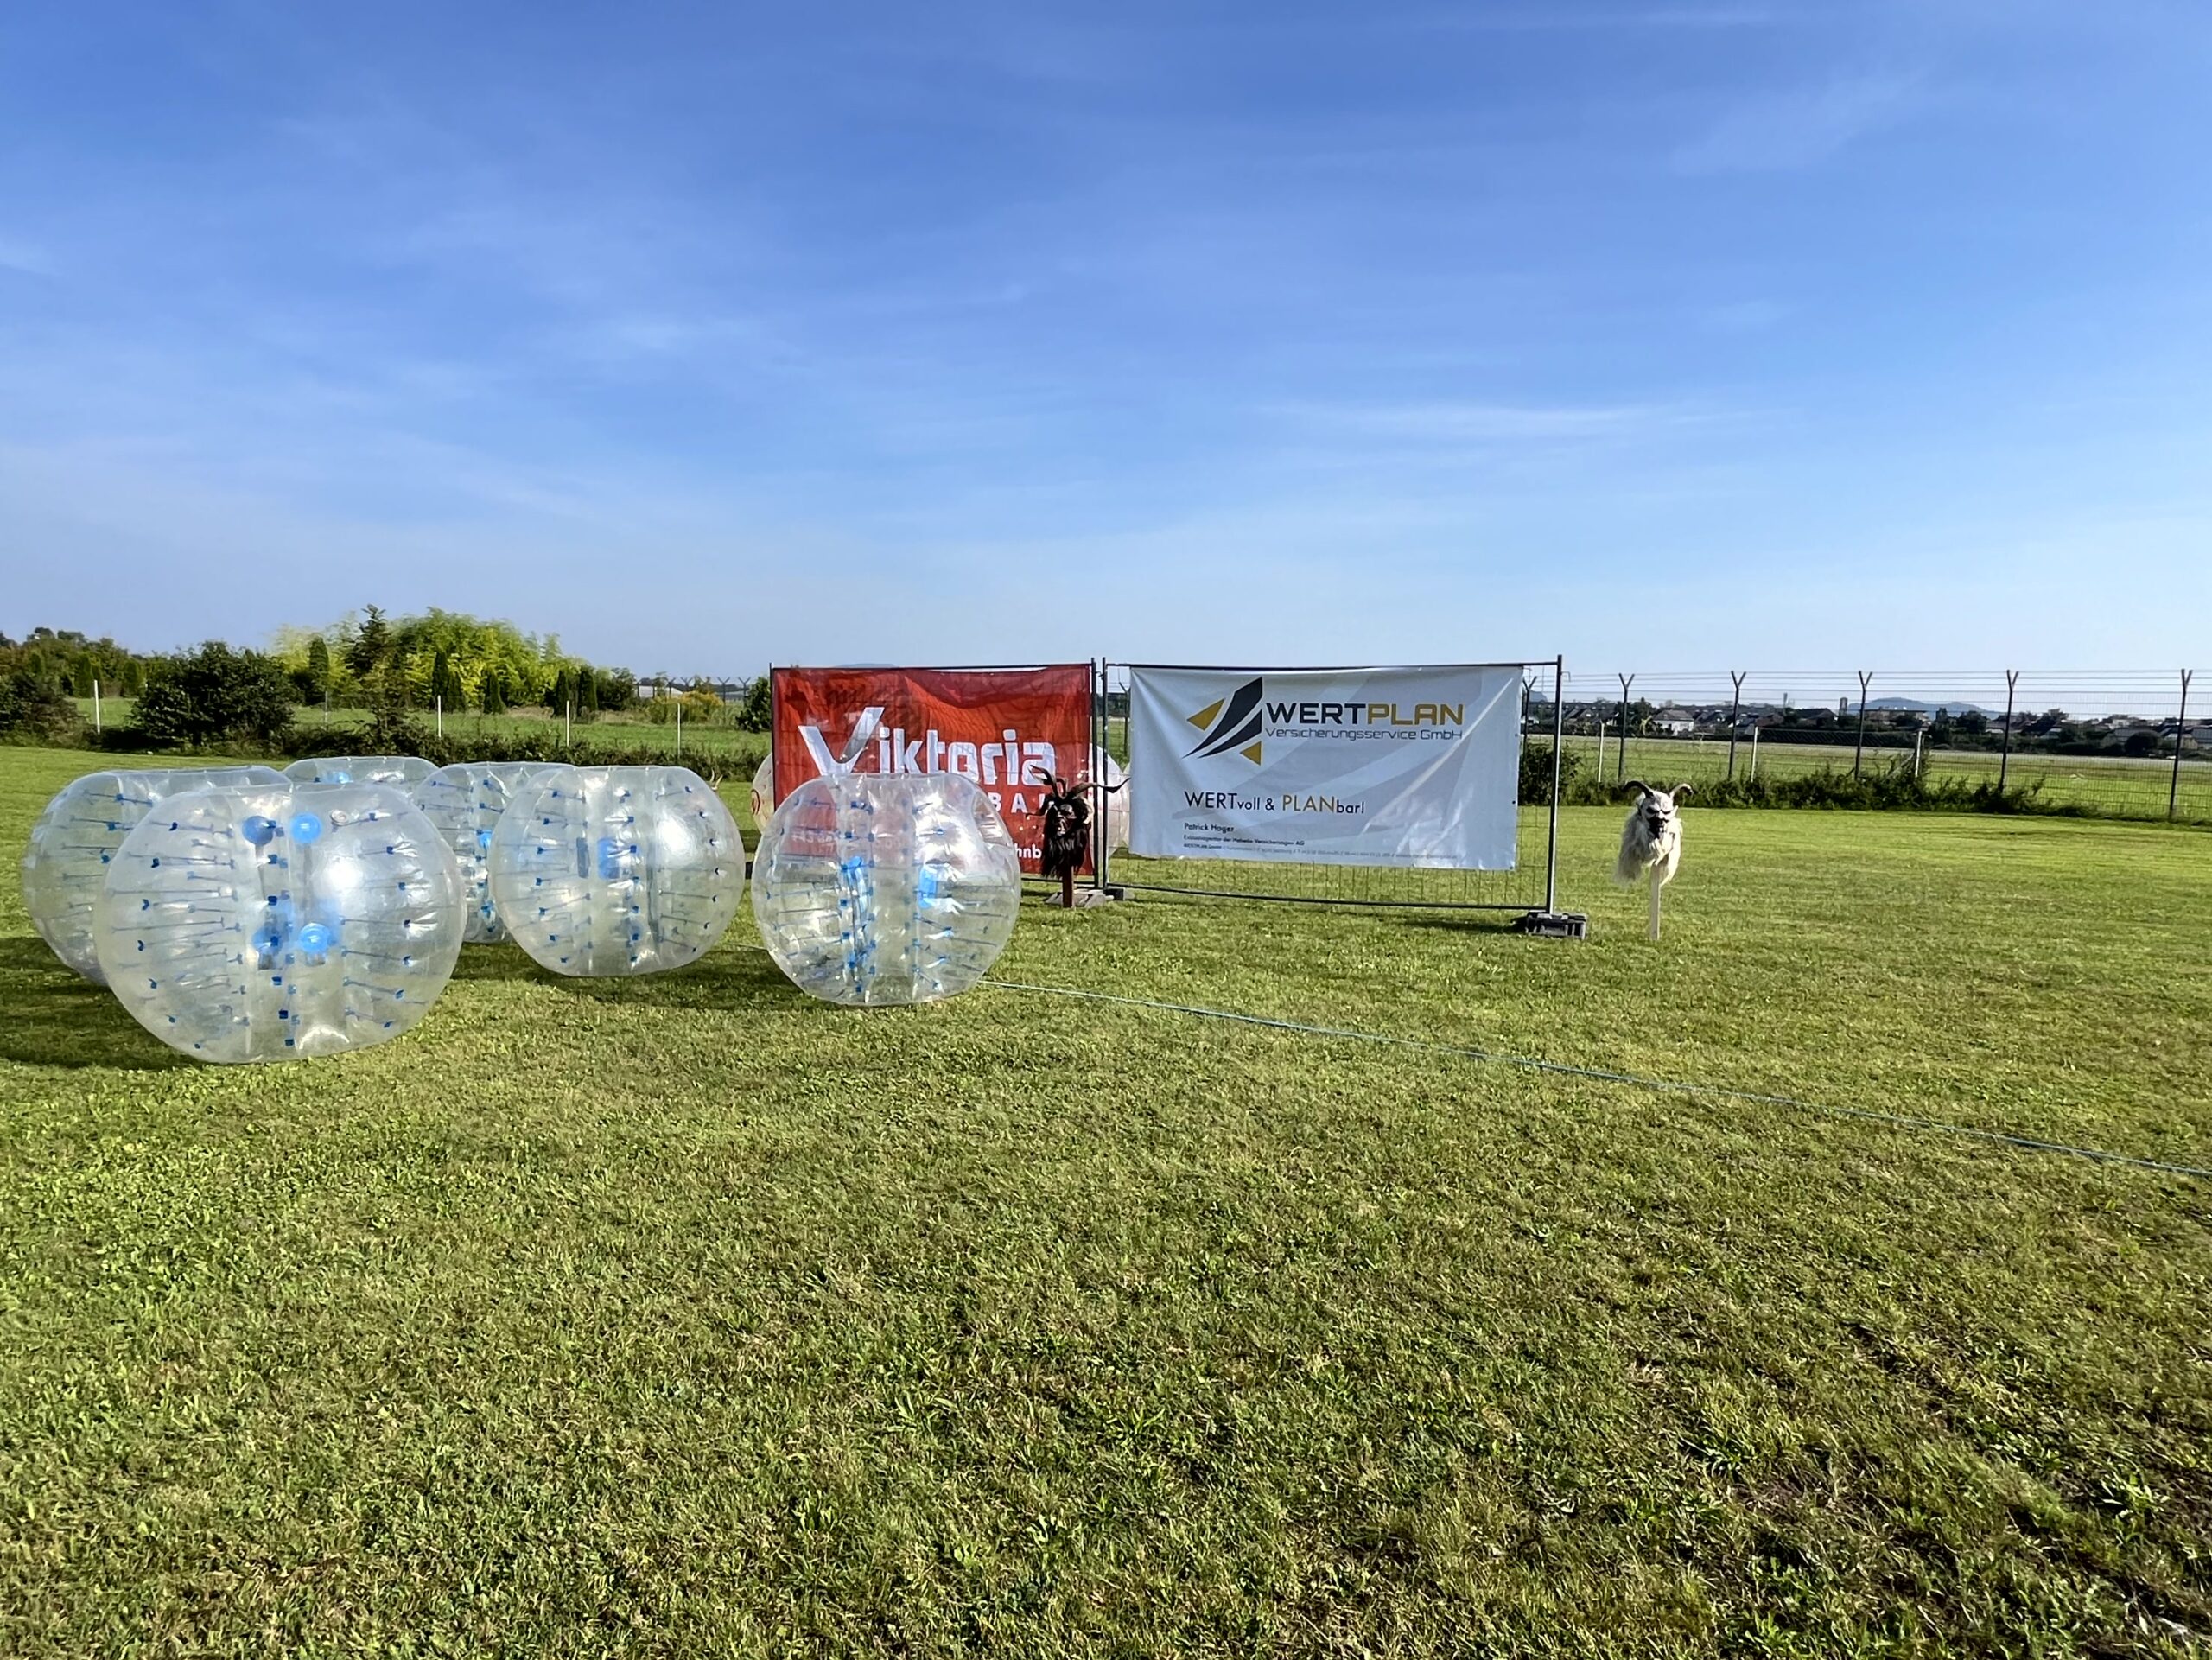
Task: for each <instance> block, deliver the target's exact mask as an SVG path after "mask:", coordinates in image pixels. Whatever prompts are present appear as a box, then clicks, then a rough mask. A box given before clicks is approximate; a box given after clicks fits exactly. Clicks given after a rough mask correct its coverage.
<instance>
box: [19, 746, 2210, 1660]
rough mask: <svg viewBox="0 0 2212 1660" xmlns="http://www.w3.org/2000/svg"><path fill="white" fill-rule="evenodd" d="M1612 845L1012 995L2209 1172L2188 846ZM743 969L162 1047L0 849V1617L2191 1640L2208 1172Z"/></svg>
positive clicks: (203, 1636) (1225, 1645) (468, 1647)
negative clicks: (1650, 915)
mask: <svg viewBox="0 0 2212 1660" xmlns="http://www.w3.org/2000/svg"><path fill="white" fill-rule="evenodd" d="M86 759H87V758H86V757H85V756H84V755H82V754H72V753H60V752H41V751H29V750H6V749H0V845H4V846H7V847H9V848H11V849H12V848H16V847H20V845H21V844H22V838H23V836H24V833H25V832H26V830H28V828H29V822H30V819H31V817H33V816H34V815H35V812H36V811H37V810H38V808H39V806H40V805H41V804H42V803H43V801H44V800H45V798H46V797H47V796H48V793H50V792H52V791H53V790H54V789H56V788H58V787H60V785H62V784H63V783H65V782H66V781H67V779H69V778H71V777H72V776H73V775H74V774H75V773H77V772H78V771H79V770H81V769H82V767H83V766H84V765H85V764H86ZM726 793H728V794H729V795H730V796H731V797H732V798H733V800H735V799H736V798H739V797H741V794H742V785H741V783H734V784H733V785H731V786H728V788H727V789H726ZM1617 827H1618V816H1617V814H1615V813H1614V812H1613V811H1610V810H1573V811H1569V812H1568V813H1567V816H1566V836H1567V842H1566V852H1565V856H1564V859H1563V868H1564V869H1565V872H1566V876H1567V880H1566V883H1565V887H1566V893H1565V897H1566V899H1567V900H1568V901H1569V902H1570V903H1572V904H1575V905H1578V906H1584V907H1586V908H1587V909H1588V910H1589V911H1590V912H1591V913H1592V918H1593V923H1594V927H1595V934H1594V937H1593V938H1591V939H1590V940H1588V941H1586V942H1584V943H1581V944H1565V943H1556V942H1539V941H1532V940H1526V939H1522V938H1516V937H1513V936H1510V935H1509V934H1506V933H1504V932H1502V931H1501V930H1500V929H1498V928H1497V927H1496V926H1494V925H1489V924H1485V923H1481V922H1470V921H1467V920H1465V919H1459V918H1457V917H1452V916H1448V915H1438V914H1430V913H1375V912H1357V911H1338V912H1317V911H1313V910H1308V909H1295V908H1291V907H1268V906H1236V905H1228V904H1205V903H1196V902H1186V901H1178V900H1157V899H1147V900H1135V901H1132V902H1130V903H1128V904H1125V905H1121V906H1110V907H1108V908H1105V909H1103V910H1101V911H1097V912H1091V913H1074V914H1070V915H1063V914H1060V913H1053V912H1048V911H1046V910H1043V909H1041V908H1033V909H1032V910H1031V911H1030V912H1029V913H1027V915H1026V917H1025V919H1024V922H1023V925H1022V926H1021V928H1020V932H1018V933H1017V935H1016V937H1015V939H1014V944H1013V946H1012V948H1011V949H1010V950H1009V951H1008V953H1007V957H1005V958H1004V959H1003V960H1002V963H1001V969H1000V975H1001V977H1002V978H1003V979H1005V980H1007V981H1012V982H1021V983H1028V984H1033V985H1051V986H1056V987H1064V988H1071V989H1094V990H1097V991H1102V992H1106V993H1110V994H1114V995H1123V996H1129V997H1136V998H1150V999H1157V1000H1160V1001H1164V1002H1180V1003H1193V1004H1205V1005H1211V1006H1212V1007H1215V1008H1229V1009H1236V1010H1241V1011H1247V1012H1249V1013H1253V1014H1261V1015H1266V1016H1270V1017H1278V1018H1281V1019H1286V1020H1295V1021H1308V1022H1314V1023H1320V1024H1326V1025H1330V1026H1335V1027H1354V1028H1359V1029H1363V1030H1366V1031H1371V1032H1376V1033H1388V1034H1401V1035H1405V1036H1409V1037H1421V1038H1430V1039H1435V1040H1442V1041H1444V1042H1447V1043H1452V1044H1460V1045H1473V1046H1483V1047H1485V1048H1490V1049H1494V1050H1498V1051H1503V1052H1510V1053H1516V1054H1522V1055H1532V1056H1542V1057H1545V1058H1548V1059H1552V1060H1555V1061H1559V1062H1562V1063H1571V1064H1574V1065H1586V1066H1591V1067H1598V1068H1606V1069H1619V1070H1625V1071H1630V1072H1637V1073H1643V1074H1649V1075H1651V1076H1654V1077H1657V1078H1670V1079H1681V1080H1694V1081H1698V1082H1702V1083H1705V1084H1715V1085H1728V1086H1734V1087H1737V1088H1740V1089H1744V1090H1749V1091H1774V1092H1786V1093H1788V1094H1790V1095H1793V1096H1796V1097H1802V1099H1804V1100H1806V1101H1808V1102H1810V1103H1828V1104H1832V1105H1852V1106H1857V1107H1860V1108H1864V1109H1868V1110H1877V1111H1881V1112H1886V1113H1891V1114H1898V1115H1907V1116H1916V1117H1921V1118H1927V1119H1936V1120H1942V1121H1946V1122H1948V1123H1957V1124H1961V1125H1969V1126H1976V1127H1981V1128H1986V1129H2000V1130H2005V1131H2010V1132H2015V1133H2018V1134H2024V1135H2031V1136H2036V1137H2042V1138H2048V1139H2053V1140H2061V1141H2066V1142H2076V1143H2081V1144H2085V1145H2089V1146H2093V1147H2097V1148H2108V1149H2113V1150H2117V1151H2121V1152H2125V1153H2128V1154H2137V1155H2141V1156H2145V1157H2150V1158H2155V1159H2160V1160H2166V1161H2180V1162H2186V1163H2190V1164H2194V1165H2198V1166H2207V1165H2212V926H2208V924H2212V836H2207V835H2206V834H2205V833H2203V832H2202V831H2195V830H2165V829H2163V828H2158V827H2152V826H2145V825H2133V824H2113V823H2100V822H2070V821H2050V820H2035V819H2000V818H1986V817H1942V816H1936V815H1925V814H1896V815H1870V816H1858V815H1850V814H1840V813H1783V812H1740V813H1722V812H1709V813H1705V814H1698V813H1696V812H1695V811H1692V813H1691V814H1690V816H1689V817H1688V858H1687V862H1686V866H1685V870H1684V874H1683V875H1682V877H1681V880H1680V881H1679V882H1678V883H1677V884H1676V886H1675V887H1674V888H1673V889H1671V890H1670V893H1669V911H1668V936H1667V938H1666V939H1665V940H1664V942H1662V944H1658V945H1653V944H1649V943H1648V942H1647V941H1646V940H1644V939H1643V937H1642V917H1641V908H1642V907H1641V901H1640V900H1639V899H1638V898H1637V896H1635V895H1633V894H1624V893H1621V892H1618V891H1617V890H1614V889H1611V888H1610V887H1606V886H1605V883H1604V880H1603V871H1604V868H1605V863H1606V858H1607V853H1608V848H1609V843H1610V842H1611V839H1612V837H1613V836H1614V834H1615V833H1616V830H1617ZM752 946H753V938H752V936H751V934H750V932H749V925H748V923H747V922H741V924H740V925H739V929H738V930H737V931H736V932H734V933H733V935H732V937H731V938H730V939H729V940H728V942H727V943H726V944H724V945H723V946H722V947H721V948H720V949H718V950H717V951H715V952H714V953H713V954H712V955H711V956H710V957H708V958H707V959H706V960H705V961H704V962H702V964H698V965H697V966H696V967H695V968H694V969H693V970H689V971H686V972H683V973H681V974H677V975H674V976H667V977H665V978H662V979H656V980H646V981H640V982H635V983H620V982H590V983H567V982H561V981H558V980H556V979H554V978H551V977H550V976H546V975H544V974H542V973H540V972H538V971H537V970H535V969H534V968H533V967H532V966H531V964H529V962H528V961H527V959H525V958H524V957H522V955H521V954H520V953H519V952H518V951H514V950H512V949H511V948H501V949H491V950H478V949H472V950H471V951H469V952H468V953H467V956H466V957H464V959H463V962H462V966H461V972H460V975H459V976H458V977H457V978H456V980H455V982H454V984H453V985H452V987H451V988H450V989H449V990H448V993H447V995H445V997H444V999H443V1000H442V1002H440V1004H439V1005H438V1007H437V1008H435V1010H434V1011H433V1012H432V1014H430V1015H429V1018H428V1019H427V1020H426V1021H424V1023H423V1026H422V1027H421V1028H420V1029H419V1030H418V1031H416V1032H415V1033H414V1034H410V1036H409V1037H407V1038H406V1039H404V1040H401V1041H399V1042H396V1043H394V1044H392V1045H391V1046H387V1047H385V1048H382V1049H378V1050H375V1051H372V1052H368V1053H363V1054H359V1055H357V1056H353V1057H351V1058H348V1059H339V1060H333V1061H324V1062H315V1063H310V1064H307V1065H300V1066H296V1067H289V1068H279V1067H268V1068H244V1069H231V1070H213V1069H205V1068H200V1067H195V1066H194V1065H190V1064H188V1063H186V1062H184V1061H183V1060H181V1059H179V1058H177V1057H175V1056H173V1055H171V1054H170V1053H168V1051H166V1050H165V1049H163V1048H162V1046H160V1045H158V1044H157V1043H156V1042H155V1041H154V1040H152V1039H151V1038H150V1037H148V1036H147V1035H145V1034H143V1033H142V1032H141V1031H140V1029H139V1028H138V1027H137V1026H136V1025H134V1024H133V1023H132V1022H130V1021H129V1020H128V1019H127V1018H126V1017H125V1016H124V1015H123V1014H121V1013H120V1012H119V1010H118V1008H116V1007H115V1006H114V1005H113V1003H112V1002H111V1001H110V1000H109V999H108V998H107V996H106V995H105V993H103V992H100V991H99V990H97V989H94V988H92V987H89V986H86V985H84V984H81V983H79V982H77V981H76V980H74V979H73V977H71V976H68V975H67V973H66V971H64V970H60V968H59V967H58V965H56V964H54V962H53V961H52V960H51V958H50V957H48V955H47V954H46V952H45V951H44V949H43V947H42V946H41V944H39V943H38V941H37V940H36V939H35V938H34V937H33V936H32V935H31V934H30V933H29V929H28V926H27V924H26V922H25V919H24V918H23V915H22V909H21V906H20V903H19V901H18V900H17V898H16V894H15V892H14V889H13V886H12V884H0V1261H4V1265H5V1268H4V1273H0V1652H4V1653H6V1654H9V1655H57V1656H60V1655H67V1656H84V1655H96V1654H111V1653H113V1654H121V1653H136V1654H155V1653H161V1654H194V1655H201V1654H256V1655H260V1654H285V1655H291V1654H310V1655H332V1656H337V1655H357V1654H368V1653H384V1654H414V1655H423V1654H434V1653H454V1654H461V1653H472V1654H474V1653H483V1654H518V1655H519V1654H537V1653H555V1654H638V1655H668V1656H677V1655H682V1656H694V1655H710V1654H757V1655H781V1654H790V1653H817V1652H818V1653H842V1652H860V1653H882V1654H916V1655H938V1654H948V1655H949V1654H957V1653H968V1652H975V1651H978V1650H988V1651H995V1652H1001V1653H1006V1654H1010V1655H1021V1656H1035V1655H1077V1654H1084V1655H1088V1654H1114V1655H1151V1654H1157V1655H1179V1656H1188V1655H1207V1654H1219V1655H1230V1654H1236V1655H1246V1654H1280V1655H1303V1654H1343V1655H1354V1654H1357V1655H1394V1656H1426V1655H1465V1654H1483V1653H1496V1654H1562V1655H1563V1654H1590V1655H1617V1654H1639V1655H1644V1654H1672V1653H1684V1654H1703V1653H1718V1652H1726V1653H1731V1654H1758V1653H1765V1654H1935V1653H1942V1652H1961V1651H1974V1652H1989V1653H2014V1654H2022V1655H2028V1654H2034V1655H2065V1654H2082V1655H2088V1654H2097V1655H2108V1654H2120V1653H2169V1654H2174V1655H2182V1654H2201V1653H2202V1652H2204V1651H2205V1644H2207V1643H2208V1642H2212V1182H2204V1181H2200V1180H2195V1179H2192V1178H2190V1177H2186V1176H2177V1175H2172V1174H2162V1173H2154V1172H2148V1171H2144V1170H2140V1169H2135V1168H2130V1167H2120V1166H2113V1165H2104V1164H2096V1163H2090V1162H2087V1161H2081V1160H2077V1159H2072V1158H2065V1157H2059V1156H2054V1155H2050V1154H2038V1153H2031V1152H2028V1151H2024V1150H2022V1149H2019V1148H2013V1147H2010V1146H2005V1145H2000V1144H1994V1143H1990V1142H1979V1141H1973V1140H1966V1139H1961V1138H1959V1137H1956V1136H1953V1135H1944V1134H1940V1133H1934V1132H1930V1131H1926V1130H1918V1129H1908V1128H1904V1127H1901V1126H1897V1125H1894V1124H1888V1123H1875V1122H1869V1121H1867V1120H1864V1119H1859V1118H1852V1117H1846V1116H1836V1115H1834V1114H1831V1113H1827V1112H1822V1111H1820V1110H1812V1109H1809V1108H1799V1107H1792V1106H1783V1105H1776V1104H1770V1103H1759V1102H1754V1101H1748V1100H1743V1099H1728V1098H1720V1097H1710V1096H1688V1095H1681V1094H1669V1093H1661V1092H1655V1091H1649V1090H1644V1089H1639V1088H1635V1087H1630V1086H1625V1085H1622V1084H1612V1083H1605V1082H1600V1081H1595V1080H1591V1079H1586V1078H1573V1077H1567V1076H1559V1075H1548V1074H1541V1073H1535V1072H1528V1071H1523V1070H1517V1069H1514V1068H1510V1067H1507V1066H1502V1065H1485V1064H1480V1063H1478V1062H1475V1061H1472V1060H1469V1059H1457V1058H1452V1057H1447V1056H1442V1055H1436V1054H1430V1053H1422V1052H1420V1051H1416V1050H1412V1049H1408V1048H1402V1047H1384V1046H1376V1045H1372V1044H1368V1043H1363V1042H1357V1041H1351V1040H1331V1039H1321V1038H1315V1037H1310V1036H1305V1035H1300V1034H1293V1033H1289V1032H1285V1031H1280V1030H1270V1029H1265V1028H1260V1027H1251V1026H1240V1025H1233V1024H1228V1023H1224V1022H1221V1021H1206V1020H1200V1019H1196V1018H1193V1017H1191V1016H1188V1015H1184V1014H1172V1013H1164V1012H1160V1011H1159V1010H1155V1009H1146V1008H1130V1007H1126V1006H1122V1005H1120V1004H1115V1003H1102V1002H1086V1001H1079V1000H1076V999H1072V998H1068V997H1063V996H1056V995H1046V994H1043V993H1039V992H1035V991H1024V990H1016V989H982V990H979V991H977V992H976V993H974V994H971V995H969V996H967V997H965V998H963V999H960V1000H957V1001H956V1002H951V1003H949V1004H945V1005H943V1006H939V1007H937V1008H925V1009H918V1010H912V1011H901V1012H878V1013H873V1014H857V1013H852V1012H846V1011H838V1010H834V1009H831V1008H827V1007H824V1006H819V1005H816V1004H813V1003H810V1002H808V1001H806V1000H805V999H804V998H802V997H801V996H799V995H798V994H797V993H796V992H794V991H793V990H791V988H790V987H789V986H788V985H786V984H785V983H784V981H783V980H782V979H781V977H780V976H779V975H778V974H777V972H776V970H774V968H773V966H772V964H770V963H769V962H768V961H767V960H766V957H764V956H762V955H761V954H760V952H759V951H757V950H754V949H752Z"/></svg>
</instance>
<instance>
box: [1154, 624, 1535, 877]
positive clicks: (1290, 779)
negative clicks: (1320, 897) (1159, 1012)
mask: <svg viewBox="0 0 2212 1660" xmlns="http://www.w3.org/2000/svg"><path fill="white" fill-rule="evenodd" d="M1521 693H1522V684H1521V671H1520V670H1519V668H1518V667H1517V666H1514V665H1507V666H1505V667H1459V668H1418V669H1300V670H1294V671H1278V670H1272V669H1269V670H1254V669H1156V668H1143V667H1137V668H1133V669H1131V670H1130V671H1129V778H1130V783H1129V790H1130V793H1131V794H1132V795H1133V796H1134V797H1135V799H1134V801H1133V802H1132V803H1131V819H1130V826H1129V850H1130V851H1131V852H1132V853H1135V854H1139V855H1148V856H1150V857H1154V858H1166V859H1250V860H1261V861H1272V862H1281V863H1301V864H1303V863H1312V864H1339V865H1388V866H1395V867H1398V868H1410V869H1423V870H1510V869H1511V868H1513V863H1514V848H1515V843H1516V830H1517V828H1518V822H1519V817H1520V815H1519V811H1518V807H1519V804H1518V802H1517V800H1516V797H1517V796H1518V794H1519V788H1520V772H1521Z"/></svg>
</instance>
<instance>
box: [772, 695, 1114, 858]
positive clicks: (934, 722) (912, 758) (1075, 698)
mask: <svg viewBox="0 0 2212 1660" xmlns="http://www.w3.org/2000/svg"><path fill="white" fill-rule="evenodd" d="M772 685H773V688H774V691H775V703H776V723H775V731H774V733H773V734H772V743H773V745H774V747H773V750H772V754H773V757H774V760H775V766H774V768H773V769H772V770H773V772H774V773H775V785H776V800H777V801H778V802H779V803H781V802H782V800H783V798H785V796H787V795H789V794H790V793H791V792H792V791H793V790H795V789H797V788H798V786H799V785H801V784H803V783H804V782H805V781H806V780H807V779H810V778H814V777H817V776H818V775H819V773H820V770H821V769H820V768H819V767H817V766H816V764H815V761H814V757H813V755H812V754H811V753H810V747H809V745H808V742H807V728H813V731H814V733H815V735H816V736H817V741H818V742H819V743H820V744H821V745H822V746H823V747H825V748H826V749H827V751H828V752H829V754H832V755H842V754H844V752H845V747H846V745H847V744H848V743H849V741H851V739H852V736H853V733H854V731H855V728H856V726H857V725H858V724H859V723H860V722H861V721H863V720H864V719H865V718H866V715H867V711H868V710H869V709H878V710H880V711H881V714H880V716H879V717H878V718H877V720H876V722H875V725H874V732H873V734H872V735H870V736H869V737H868V741H867V742H866V743H865V744H864V745H863V746H862V747H861V752H860V754H857V755H855V757H854V758H853V762H852V766H853V770H854V771H855V772H856V773H965V774H967V776H968V777H969V778H971V779H975V780H976V783H977V784H979V785H982V789H983V793H984V794H986V795H988V796H989V797H990V798H991V799H992V801H993V802H994V803H995V804H996V805H997V807H998V810H999V811H1000V813H1001V815H1003V816H1004V817H1005V819H1006V827H1007V830H1010V831H1012V832H1013V835H1014V845H1015V846H1016V847H1018V848H1020V849H1021V868H1023V869H1024V870H1026V871H1029V872H1031V873H1032V874H1034V873H1035V871H1036V869H1037V866H1038V852H1039V848H1040V846H1041V845H1042V843H1043V841H1044V826H1043V824H1042V823H1041V822H1040V821H1039V818H1038V816H1037V807H1038V798H1039V795H1040V794H1041V792H1042V790H1043V785H1044V780H1045V776H1046V774H1047V773H1058V774H1059V775H1060V776H1061V777H1063V778H1066V779H1071V780H1076V779H1088V778H1089V777H1090V764H1089V759H1088V758H1089V754H1090V665H1087V664H1083V663H1072V664H1061V665H1053V666H1052V667H1049V668H1042V669H777V670H774V671H772Z"/></svg>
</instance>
